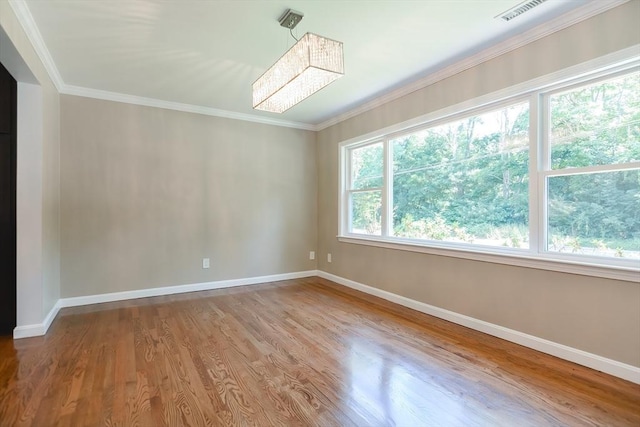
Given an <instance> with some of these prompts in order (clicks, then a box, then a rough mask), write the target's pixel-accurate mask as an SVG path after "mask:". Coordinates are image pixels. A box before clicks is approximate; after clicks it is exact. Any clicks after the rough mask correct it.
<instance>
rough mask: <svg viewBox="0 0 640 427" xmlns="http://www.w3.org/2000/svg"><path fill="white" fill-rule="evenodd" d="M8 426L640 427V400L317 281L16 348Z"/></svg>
mask: <svg viewBox="0 0 640 427" xmlns="http://www.w3.org/2000/svg"><path fill="white" fill-rule="evenodd" d="M0 425H1V426H13V425H32V426H38V427H41V426H51V425H55V426H82V425H84V426H103V425H107V426H116V425H118V426H133V425H140V426H162V425H168V426H183V425H193V426H199V425H211V426H224V425H234V426H236V425H237V426H244V425H247V426H248V425H257V426H316V425H317V426H369V425H371V426H383V425H384V426H387V425H388V426H394V425H395V426H401V427H402V426H406V427H414V426H548V425H551V426H554V425H563V426H566V425H570V426H573V425H614V426H624V425H629V426H640V386H638V385H636V384H632V383H630V382H626V381H624V380H621V379H618V378H614V377H611V376H608V375H605V374H602V373H599V372H596V371H593V370H590V369H587V368H583V367H581V366H578V365H575V364H572V363H570V362H566V361H563V360H560V359H557V358H554V357H551V356H547V355H544V354H542V353H538V352H536V351H533V350H530V349H527V348H524V347H521V346H518V345H516V344H512V343H509V342H506V341H502V340H500V339H497V338H493V337H491V336H488V335H484V334H482V333H479V332H476V331H473V330H470V329H467V328H464V327H461V326H457V325H454V324H452V323H449V322H446V321H442V320H439V319H436V318H433V317H430V316H427V315H424V314H422V313H418V312H414V311H412V310H409V309H406V308H404V307H400V306H396V305H394V304H391V303H388V302H386V301H383V300H380V299H377V298H374V297H371V296H368V295H365V294H362V293H359V292H356V291H353V290H350V289H347V288H343V287H341V286H338V285H336V284H333V283H331V282H329V281H326V280H323V279H319V278H308V279H300V280H292V281H286V282H277V283H272V284H265V285H254V286H249V287H241V288H233V289H226V290H218V291H206V292H198V293H191V294H182V295H174V296H168V297H155V298H146V299H139V300H133V301H125V302H118V303H109V304H101V305H93V306H85V307H76V308H69V309H63V310H61V312H60V313H59V314H58V318H57V319H56V320H55V322H54V324H53V325H52V327H51V329H50V331H49V333H48V334H47V335H46V336H45V337H38V338H30V339H23V340H16V341H13V340H11V339H8V338H2V339H0Z"/></svg>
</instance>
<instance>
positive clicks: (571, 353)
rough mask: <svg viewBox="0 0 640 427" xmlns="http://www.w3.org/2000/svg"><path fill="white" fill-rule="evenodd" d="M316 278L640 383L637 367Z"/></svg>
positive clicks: (365, 288) (393, 296) (330, 277)
mask: <svg viewBox="0 0 640 427" xmlns="http://www.w3.org/2000/svg"><path fill="white" fill-rule="evenodd" d="M318 276H320V277H322V278H324V279H327V280H331V281H332V282H336V283H338V284H340V285H343V286H346V287H349V288H352V289H356V290H358V291H362V292H364V293H367V294H370V295H374V296H377V297H380V298H382V299H385V300H387V301H391V302H394V303H396V304H400V305H403V306H405V307H408V308H411V309H413V310H416V311H420V312H422V313H425V314H429V315H431V316H434V317H438V318H440V319H444V320H448V321H450V322H453V323H457V324H458V325H462V326H466V327H467V328H471V329H475V330H476V331H480V332H484V333H486V334H489V335H493V336H495V337H498V338H502V339H504V340H507V341H511V342H514V343H516V344H520V345H523V346H525V347H529V348H532V349H534V350H538V351H541V352H543V353H547V354H550V355H552V356H556V357H559V358H561V359H565V360H568V361H570V362H574V363H577V364H579V365H583V366H586V367H588V368H592V369H595V370H597V371H602V372H604V373H607V374H610V375H613V376H616V377H619V378H622V379H625V380H627V381H631V382H633V383H636V384H640V368H638V367H635V366H632V365H627V364H625V363H622V362H618V361H616V360H612V359H607V358H606V357H602V356H598V355H597V354H592V353H588V352H586V351H583V350H579V349H576V348H573V347H568V346H566V345H563V344H558V343H556V342H553V341H549V340H546V339H543V338H538V337H536V336H533V335H529V334H525V333H523V332H519V331H516V330H513V329H509V328H505V327H503V326H499V325H495V324H493V323H489V322H485V321H483V320H478V319H475V318H473V317H469V316H465V315H464V314H459V313H456V312H453V311H449V310H445V309H443V308H439V307H435V306H433V305H429V304H425V303H423V302H420V301H416V300H413V299H410V298H407V297H403V296H401V295H397V294H394V293H391V292H387V291H384V290H381V289H378V288H374V287H372V286H367V285H364V284H362V283H358V282H355V281H353V280H349V279H345V278H343V277H340V276H336V275H334V274H331V273H326V272H324V271H318Z"/></svg>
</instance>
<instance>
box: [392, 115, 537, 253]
mask: <svg viewBox="0 0 640 427" xmlns="http://www.w3.org/2000/svg"><path fill="white" fill-rule="evenodd" d="M389 149H390V150H391V152H392V153H393V155H392V158H393V179H392V186H393V229H392V230H391V231H392V235H393V236H397V237H403V238H410V239H422V240H443V241H448V242H465V243H470V244H484V245H490V246H509V247H516V248H520V247H528V240H529V239H528V223H529V200H528V199H529V157H528V153H529V105H528V103H518V104H515V105H510V106H508V107H505V108H500V109H499V110H495V111H490V112H486V113H482V114H477V115H473V116H468V117H464V118H462V119H456V120H454V121H447V122H445V123H443V124H440V125H435V126H433V127H429V128H426V129H424V130H420V131H417V132H412V133H409V134H407V135H402V136H400V137H397V138H392V139H390V141H389Z"/></svg>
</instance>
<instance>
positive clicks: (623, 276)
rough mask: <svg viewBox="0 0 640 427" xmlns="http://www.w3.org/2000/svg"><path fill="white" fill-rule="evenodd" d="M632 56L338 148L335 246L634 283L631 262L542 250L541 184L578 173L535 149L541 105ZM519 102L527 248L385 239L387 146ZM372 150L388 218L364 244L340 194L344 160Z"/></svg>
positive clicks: (634, 62)
mask: <svg viewBox="0 0 640 427" xmlns="http://www.w3.org/2000/svg"><path fill="white" fill-rule="evenodd" d="M637 49H638V46H634V47H632V48H628V49H624V50H622V51H619V52H615V53H613V54H610V55H606V56H605V57H601V58H597V59H594V60H591V61H588V62H586V63H583V64H579V65H577V66H574V67H570V68H568V69H564V70H560V71H558V72H555V73H552V74H549V75H546V76H543V77H540V78H536V79H533V80H531V81H528V82H525V83H522V84H518V85H516V86H512V87H509V88H505V89H503V90H500V91H497V92H493V93H490V94H486V95H483V96H480V97H477V98H473V99H470V100H467V101H464V102H462V103H458V104H455V105H452V106H449V107H446V108H443V109H440V110H437V111H434V112H431V113H428V114H425V115H423V116H420V117H418V118H415V119H412V120H409V121H406V122H402V123H399V124H396V125H393V126H389V127H387V128H384V129H379V130H377V131H375V132H371V133H369V134H366V135H363V136H360V137H355V138H351V139H349V140H346V141H342V142H340V143H339V144H338V149H339V156H338V157H339V159H338V160H339V173H340V176H339V180H338V181H339V188H338V190H339V191H338V235H337V239H338V241H339V242H342V243H349V244H360V245H366V246H376V247H381V248H386V249H394V250H403V251H410V252H420V253H427V254H432V255H440V256H448V257H454V258H463V259H468V260H474V261H483V262H491V263H498V264H506V265H514V266H520V267H529V268H535V269H541V270H550V271H558V272H564V273H572V274H580V275H587V276H594V277H603V278H609V279H618V280H624V281H631V282H637V283H640V265H638V266H637V267H636V265H635V262H634V261H635V260H619V259H614V258H611V259H608V258H603V257H592V256H589V255H584V254H582V255H573V254H564V253H556V252H548V251H546V250H545V248H546V242H547V230H546V221H547V220H546V218H547V216H548V212H547V206H546V205H547V203H546V202H545V201H546V188H547V187H546V181H547V179H548V177H549V176H556V175H572V174H575V173H576V172H578V171H577V170H575V169H561V170H551V169H550V164H549V162H550V152H549V144H548V143H545V144H539V143H538V141H539V139H540V138H542V137H543V135H542V132H544V131H545V129H546V126H547V124H546V123H543V121H544V122H548V120H549V111H548V106H547V104H548V103H547V102H545V100H546V99H548V97H549V96H550V95H551V94H553V93H557V92H559V91H564V90H570V89H571V88H574V87H577V86H580V85H583V84H585V83H588V82H594V81H597V80H599V79H604V78H609V77H612V76H615V75H617V74H618V75H619V74H622V73H624V72H626V71H629V70H631V69H633V68H637V67H640V57H639V56H638V54H637V52H638V50H637ZM518 102H529V117H530V118H529V120H530V126H529V129H530V131H529V132H530V134H529V135H530V139H529V223H530V224H529V230H530V233H531V236H530V242H529V248H527V249H519V248H508V249H505V248H501V247H494V246H483V245H477V244H476V245H472V244H466V243H458V242H445V241H431V240H419V239H406V238H401V237H395V236H391V233H390V231H391V230H390V227H391V225H390V224H387V223H386V222H389V218H390V216H389V215H390V213H391V210H392V206H386V205H387V204H389V203H388V201H389V195H390V193H391V192H392V191H393V189H392V187H390V185H393V182H392V179H393V177H392V170H390V169H391V168H392V167H393V165H392V164H391V162H390V161H388V158H389V156H391V155H392V153H391V147H390V145H391V144H390V142H389V141H390V140H391V139H393V138H397V137H399V136H403V135H407V134H410V133H412V132H417V131H420V130H424V129H427V128H430V127H434V126H438V125H439V124H441V123H446V122H449V121H453V120H456V118H462V117H468V116H469V115H471V114H482V112H486V111H490V110H495V109H498V108H501V107H504V106H506V105H513V104H516V103H518ZM378 142H382V143H383V152H384V169H383V187H382V192H383V194H382V196H383V200H382V203H383V206H382V209H383V212H385V213H386V215H382V234H383V235H381V236H378V235H376V236H370V235H364V234H356V233H350V232H349V222H348V221H349V220H350V218H349V212H347V211H348V210H349V206H348V205H349V194H350V192H349V191H347V190H349V188H348V187H347V186H346V185H348V180H350V178H349V177H350V154H349V152H350V150H351V149H353V148H356V147H361V146H366V145H369V144H373V143H378ZM637 164H640V162H634V163H633V165H634V166H637ZM591 168H592V167H589V168H586V169H591ZM595 168H596V169H595V170H593V171H591V170H588V171H587V170H585V171H583V172H582V173H590V172H596V171H597V168H598V167H597V166H596V167H595ZM605 168H607V170H611V169H615V168H616V165H606V166H605ZM623 168H624V169H628V168H629V165H628V164H626V165H625V167H623ZM580 169H584V168H580ZM345 179H346V180H347V181H345ZM391 194H392V193H391ZM540 204H542V206H540ZM385 231H386V233H385ZM385 234H386V235H385ZM638 264H640V262H639V263H638Z"/></svg>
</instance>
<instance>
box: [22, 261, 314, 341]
mask: <svg viewBox="0 0 640 427" xmlns="http://www.w3.org/2000/svg"><path fill="white" fill-rule="evenodd" d="M314 276H318V271H317V270H308V271H298V272H294V273H283V274H272V275H269V276H256V277H247V278H242V279H230V280H218V281H214V282H204V283H192V284H188V285H177V286H163V287H159V288H149V289H137V290H134V291H123V292H112V293H108V294H98V295H86V296H81V297H71V298H60V299H59V300H58V302H57V303H56V304H55V305H54V306H53V308H52V309H51V311H50V312H49V314H48V315H47V317H46V318H45V319H44V320H43V322H42V323H37V324H33V325H25V326H18V327H16V328H15V329H14V330H13V338H14V339H18V338H28V337H35V336H40V335H44V334H46V333H47V330H48V329H49V327H50V326H51V323H52V322H53V320H54V319H55V317H56V315H57V314H58V311H60V309H61V308H64V307H77V306H81V305H89V304H100V303H105V302H113V301H124V300H131V299H136V298H148V297H156V296H164V295H174V294H182V293H187V292H198V291H208V290H213V289H223V288H232V287H236V286H245V285H257V284H261V283H270V282H279V281H282V280H291V279H301V278H304V277H314Z"/></svg>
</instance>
